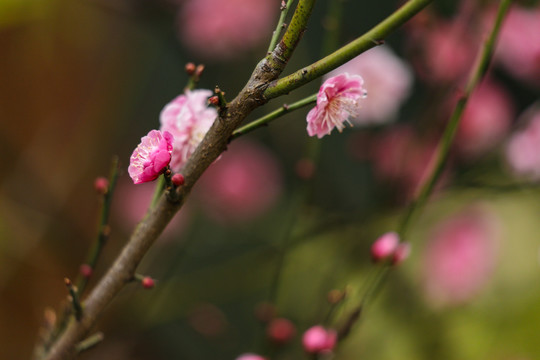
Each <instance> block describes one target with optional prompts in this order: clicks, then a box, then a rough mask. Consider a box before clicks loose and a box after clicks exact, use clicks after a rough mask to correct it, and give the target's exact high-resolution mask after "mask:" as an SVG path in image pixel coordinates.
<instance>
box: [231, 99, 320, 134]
mask: <svg viewBox="0 0 540 360" xmlns="http://www.w3.org/2000/svg"><path fill="white" fill-rule="evenodd" d="M316 101H317V94H313V95H311V96H308V97H306V98H304V99H302V100H299V101H297V102H295V103H292V104H290V105H287V104H283V106H282V107H280V108H279V109H276V110H274V111H272V112H271V113H268V114H266V115H264V116H263V117H260V118H258V119H257V120H253V121H252V122H250V123H249V124H246V125H244V126H242V127H241V128H238V129H236V130H235V131H234V132H233V133H232V135H231V137H230V140H234V139H236V138H238V137H240V136H242V135H245V134H247V133H249V132H252V131H253V130H256V129H258V128H260V127H263V126H266V125H268V123H270V122H271V121H273V120H275V119H277V118H279V117H281V116H283V115H285V114H288V113H290V112H291V111H294V110H298V109H301V108H303V107H305V106H308V105H310V104H314V103H315V102H316Z"/></svg>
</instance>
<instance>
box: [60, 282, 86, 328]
mask: <svg viewBox="0 0 540 360" xmlns="http://www.w3.org/2000/svg"><path fill="white" fill-rule="evenodd" d="M64 283H65V284H66V287H67V288H68V291H69V296H70V301H71V304H72V306H73V312H74V314H75V319H77V321H80V320H81V319H82V315H83V308H82V306H81V303H80V301H79V294H78V292H77V287H76V286H75V285H73V283H72V282H71V280H69V279H68V278H64Z"/></svg>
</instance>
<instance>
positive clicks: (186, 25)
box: [178, 0, 280, 60]
mask: <svg viewBox="0 0 540 360" xmlns="http://www.w3.org/2000/svg"><path fill="white" fill-rule="evenodd" d="M279 6H280V2H279V1H276V0H255V1H254V0H227V1H223V0H186V1H184V2H183V4H181V9H180V14H179V20H178V23H179V26H180V37H181V39H182V41H183V42H184V43H185V44H186V45H187V46H188V47H189V48H190V49H191V50H193V51H194V52H196V53H197V54H198V55H200V56H203V57H205V58H207V59H212V60H215V59H218V60H219V59H223V58H233V57H239V55H241V54H242V53H243V52H246V51H247V50H250V49H252V48H254V47H256V46H258V45H260V44H261V43H263V42H265V41H270V38H271V37H272V30H273V26H274V24H275V22H276V14H277V11H278V10H279Z"/></svg>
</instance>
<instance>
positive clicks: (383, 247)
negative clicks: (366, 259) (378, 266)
mask: <svg viewBox="0 0 540 360" xmlns="http://www.w3.org/2000/svg"><path fill="white" fill-rule="evenodd" d="M398 244H399V235H398V234H397V233H395V232H387V233H385V234H383V235H382V236H380V237H379V238H378V239H377V240H375V242H374V243H373V245H371V258H372V259H373V261H374V262H379V261H381V260H383V259H386V258H387V257H389V256H390V255H393V254H394V252H395V251H396V248H397V246H398Z"/></svg>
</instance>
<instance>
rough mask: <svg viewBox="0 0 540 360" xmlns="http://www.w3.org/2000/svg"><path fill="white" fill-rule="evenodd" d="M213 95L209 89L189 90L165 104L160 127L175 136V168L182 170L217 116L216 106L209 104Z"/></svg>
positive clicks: (172, 165) (173, 161)
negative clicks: (208, 101)
mask: <svg viewBox="0 0 540 360" xmlns="http://www.w3.org/2000/svg"><path fill="white" fill-rule="evenodd" d="M211 95H212V91H210V90H193V91H186V93H185V94H183V95H180V96H178V97H177V98H175V99H174V100H173V101H171V102H170V103H168V104H167V105H165V107H164V108H163V110H162V111H161V114H160V115H159V120H160V122H161V130H162V131H168V132H170V133H171V134H172V135H173V136H174V142H173V153H172V160H171V169H172V170H173V171H180V170H181V168H182V167H183V166H184V165H185V163H186V162H187V160H188V159H189V157H190V156H191V154H193V152H194V151H195V149H196V148H197V146H198V145H199V143H200V142H201V141H202V139H203V138H204V135H206V133H207V132H208V130H209V129H210V126H212V124H213V122H214V119H215V118H216V117H217V110H216V109H215V108H212V107H208V106H207V99H208V97H209V96H211Z"/></svg>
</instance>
